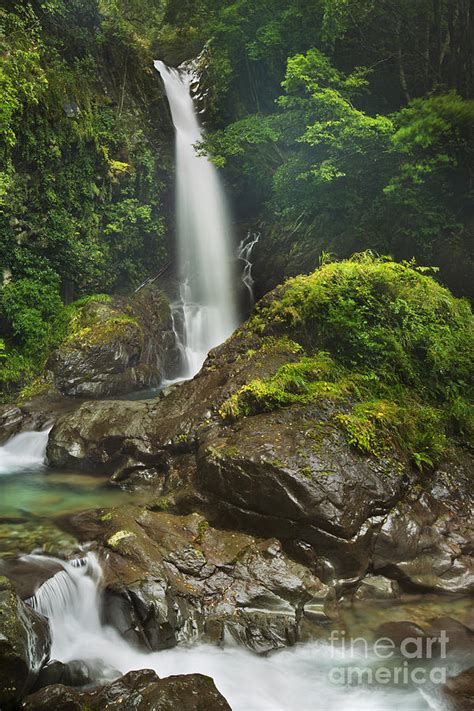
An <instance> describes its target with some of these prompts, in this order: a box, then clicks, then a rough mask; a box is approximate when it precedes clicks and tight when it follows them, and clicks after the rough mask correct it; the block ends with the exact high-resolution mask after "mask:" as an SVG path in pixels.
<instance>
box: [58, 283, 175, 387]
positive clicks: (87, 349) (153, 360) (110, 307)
mask: <svg viewBox="0 0 474 711" xmlns="http://www.w3.org/2000/svg"><path fill="white" fill-rule="evenodd" d="M176 358H177V353H176V350H175V337H174V333H173V331H172V323H171V313H170V309H169V305H168V302H167V300H166V298H165V296H164V295H163V294H162V292H160V291H158V290H157V289H154V288H146V289H143V290H142V291H141V292H140V293H139V294H138V295H137V296H135V297H134V298H133V299H130V300H129V301H126V300H125V299H124V298H120V297H116V298H114V300H110V301H92V302H89V303H87V304H86V305H85V306H83V307H82V309H81V311H80V314H79V316H78V317H77V323H76V324H75V330H74V332H73V334H72V335H71V336H70V337H69V338H68V339H67V340H66V342H65V343H64V344H63V345H62V346H61V347H60V348H59V349H58V350H57V351H55V352H54V353H53V355H52V356H51V357H50V359H49V362H48V368H49V369H50V370H51V371H52V374H53V381H54V385H55V387H56V388H57V389H58V390H59V392H61V393H62V394H63V395H73V396H82V397H93V398H96V397H104V396H109V395H116V394H122V393H127V392H131V391H133V390H142V389H146V388H151V387H155V386H157V385H159V384H160V382H161V380H162V378H163V374H164V371H165V369H167V370H168V371H171V372H172V369H173V364H174V360H176Z"/></svg>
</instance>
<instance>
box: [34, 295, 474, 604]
mask: <svg viewBox="0 0 474 711" xmlns="http://www.w3.org/2000/svg"><path fill="white" fill-rule="evenodd" d="M268 298H270V299H271V298H274V297H272V296H270V297H268ZM267 335H270V336H274V335H275V334H273V333H270V334H267ZM280 335H281V334H280ZM290 335H292V336H293V335H295V334H290ZM296 336H298V334H296ZM249 354H250V355H249ZM298 357H299V356H298V355H297V354H296V355H295V352H294V349H293V350H292V348H291V347H290V346H289V345H288V342H286V341H285V340H284V339H283V340H281V342H280V341H279V340H278V339H277V341H276V344H275V345H271V346H268V344H266V345H265V347H264V348H262V338H261V337H260V336H259V335H258V334H256V333H255V332H253V331H252V329H249V328H246V327H243V328H242V329H240V330H239V331H238V332H237V333H236V334H235V335H234V336H233V337H232V338H230V339H229V340H228V341H227V342H226V343H225V344H223V345H222V346H220V347H219V348H216V349H215V350H214V351H211V353H210V354H209V357H208V359H207V361H206V363H205V365H204V367H203V370H202V371H201V372H200V373H199V374H198V375H197V376H196V377H195V378H194V379H193V380H192V381H189V382H186V383H184V384H182V385H181V386H180V387H178V388H175V389H173V390H172V392H170V394H169V395H168V396H167V397H163V398H160V399H155V400H153V401H146V402H126V403H125V402H102V403H96V404H91V403H86V404H84V405H82V406H81V407H80V408H79V409H78V410H77V411H76V412H75V413H73V414H71V415H68V416H65V417H61V418H59V420H58V422H57V424H56V426H55V427H54V429H53V431H52V432H51V436H50V441H49V445H48V457H49V459H50V462H51V463H52V464H53V465H54V466H60V467H64V468H73V469H82V470H88V471H98V472H102V473H104V474H107V475H109V476H111V477H112V478H114V479H115V480H117V481H120V484H121V486H124V487H129V488H146V487H148V489H149V490H150V503H152V504H153V506H155V507H157V508H158V507H159V508H163V509H167V510H169V511H172V512H173V513H179V514H185V513H189V512H190V511H193V510H198V511H200V512H202V513H203V514H204V515H205V516H206V517H207V518H208V519H209V521H210V522H211V523H212V524H213V525H215V526H218V527H225V528H233V529H235V530H239V531H245V532H249V533H252V534H254V535H256V536H259V537H262V538H271V537H277V538H278V539H279V540H281V541H282V543H283V545H284V547H285V550H286V551H287V552H288V553H290V554H291V555H292V556H294V557H295V558H297V559H298V560H299V561H301V562H302V563H304V564H305V565H307V566H308V567H310V569H311V571H312V572H313V573H314V574H315V575H316V576H317V577H318V578H319V579H320V580H323V581H324V583H326V584H328V585H330V586H335V587H336V588H337V590H338V593H339V594H346V593H347V591H348V590H350V591H351V593H352V592H353V591H354V589H355V588H356V587H357V585H358V583H359V582H360V580H362V579H363V578H364V577H365V576H366V575H367V574H369V573H370V574H371V575H372V574H373V575H375V576H377V577H378V576H381V577H384V578H387V579H390V580H393V581H395V582H396V583H397V584H398V586H399V587H400V589H401V590H402V591H403V592H428V591H434V592H442V593H453V594H466V593H469V592H470V591H472V589H474V588H473V584H474V578H473V575H474V573H473V569H472V560H470V558H469V556H470V555H471V556H472V552H473V551H474V542H473V538H472V531H469V528H468V526H467V522H468V521H469V516H470V507H471V506H472V491H473V485H472V477H470V478H469V476H468V475H467V472H469V471H470V470H472V469H473V467H472V460H471V458H470V456H469V455H468V454H466V455H465V461H462V457H460V459H459V464H457V463H455V460H454V458H453V461H450V462H447V463H446V464H445V466H444V467H443V468H440V470H439V471H438V472H435V473H434V474H433V477H432V479H431V480H428V479H427V478H424V479H423V481H422V482H420V479H419V475H418V473H417V472H415V471H414V470H413V468H412V467H411V466H410V465H409V463H407V461H405V460H404V459H403V457H402V455H401V454H400V453H399V452H397V451H393V452H391V453H390V455H387V456H384V457H375V456H365V455H363V454H361V453H359V452H357V451H356V450H355V449H354V448H353V447H351V446H350V445H349V444H348V442H347V439H346V437H345V435H344V433H343V432H342V431H341V429H340V427H338V425H337V417H336V416H337V415H338V414H340V413H341V410H343V411H344V412H345V411H346V410H347V409H350V403H345V404H340V403H339V404H334V403H331V401H330V400H328V401H321V402H319V403H316V404H314V405H302V404H297V405H294V406H292V407H288V408H284V409H281V410H279V411H276V412H270V413H261V414H256V415H253V416H248V417H243V418H241V419H238V420H237V421H236V422H232V421H229V420H223V418H222V416H221V415H220V414H219V410H221V409H222V404H223V403H224V402H225V401H227V400H228V399H229V397H231V396H232V395H233V394H234V393H235V392H236V391H237V390H238V389H239V388H240V387H241V386H242V385H245V384H246V383H248V382H249V381H250V380H252V379H255V378H266V377H268V376H270V375H272V374H274V373H275V371H276V370H277V369H278V368H279V367H280V366H281V365H282V364H284V363H288V362H292V361H294V360H295V359H297V358H298ZM344 408H345V409H344ZM459 456H460V455H459V453H457V454H456V457H458V458H459ZM463 456H464V455H463ZM421 488H422V489H423V490H421ZM454 504H455V508H453V506H454ZM168 563H169V564H170V565H171V564H172V563H173V561H172V560H169V561H168ZM181 563H182V564H184V561H181ZM187 564H188V565H191V566H193V565H197V561H194V562H193V561H191V560H188V561H187ZM188 572H189V571H188ZM377 590H378V592H377ZM371 591H372V593H373V594H374V596H375V597H377V595H380V596H382V595H385V592H383V591H382V590H381V589H380V587H379V588H377V586H374V585H372V586H371V587H370V586H368V585H365V586H363V587H362V588H361V589H360V593H359V594H360V595H369V594H371ZM391 594H392V593H390V592H389V591H388V592H387V595H391Z"/></svg>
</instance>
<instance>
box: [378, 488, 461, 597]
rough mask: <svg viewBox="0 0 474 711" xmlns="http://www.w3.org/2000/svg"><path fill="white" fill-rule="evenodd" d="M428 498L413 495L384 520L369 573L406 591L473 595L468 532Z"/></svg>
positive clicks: (452, 511)
mask: <svg viewBox="0 0 474 711" xmlns="http://www.w3.org/2000/svg"><path fill="white" fill-rule="evenodd" d="M466 514H467V511H466V509H463V510H462V513H461V512H460V511H457V510H456V509H453V508H452V507H451V506H449V505H448V502H447V501H439V500H437V499H435V498H434V496H433V495H432V493H429V492H425V493H424V494H422V495H421V496H419V495H416V494H415V495H414V496H412V497H411V498H410V499H409V500H408V501H406V502H404V503H402V504H400V505H399V506H398V507H397V508H395V509H394V510H393V511H391V512H390V513H389V514H388V516H386V518H385V520H384V521H383V524H382V526H381V528H380V531H379V532H378V534H377V536H376V539H375V542H374V548H373V568H374V570H375V571H376V572H379V573H383V574H385V575H389V576H390V577H391V578H395V579H397V580H398V581H399V583H400V584H401V585H402V586H403V587H404V588H405V589H407V590H409V591H416V590H420V591H436V592H442V593H458V594H469V593H471V592H472V591H474V568H473V561H472V555H471V546H472V526H471V525H470V518H469V517H468V518H466Z"/></svg>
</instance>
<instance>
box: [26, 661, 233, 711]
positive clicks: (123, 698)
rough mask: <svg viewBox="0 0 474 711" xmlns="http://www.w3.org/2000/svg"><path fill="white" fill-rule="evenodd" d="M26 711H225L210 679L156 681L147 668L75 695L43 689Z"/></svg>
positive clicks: (54, 688) (59, 688)
mask: <svg viewBox="0 0 474 711" xmlns="http://www.w3.org/2000/svg"><path fill="white" fill-rule="evenodd" d="M22 708H23V709H25V710H26V711H50V709H53V708H54V709H55V711H86V709H87V711H114V710H115V709H117V710H118V709H120V710H121V711H176V709H183V711H184V710H186V711H219V710H222V711H229V710H230V706H229V704H228V703H227V702H226V700H225V699H224V697H223V696H222V695H221V694H220V693H219V692H218V691H217V689H216V687H215V684H214V682H213V681H212V679H211V678H210V677H207V676H203V675H202V674H189V675H183V676H170V677H167V678H165V679H160V678H159V677H158V676H157V675H156V674H155V672H154V671H151V670H149V669H145V670H141V671H134V672H129V673H128V674H126V675H125V676H123V677H121V678H120V679H118V680H117V681H115V682H113V683H112V684H110V685H109V686H106V687H105V688H103V689H98V690H95V691H91V692H75V691H72V690H71V689H68V688H67V687H65V686H62V685H58V684H57V685H54V686H49V687H46V688H45V689H42V690H41V691H38V692H37V693H36V694H33V695H32V696H29V697H28V698H27V699H26V700H25V701H24V702H23V706H22Z"/></svg>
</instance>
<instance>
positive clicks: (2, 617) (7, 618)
mask: <svg viewBox="0 0 474 711" xmlns="http://www.w3.org/2000/svg"><path fill="white" fill-rule="evenodd" d="M50 647H51V637H50V632H49V627H48V623H47V621H46V619H45V618H44V617H42V616H41V615H39V614H38V613H37V612H35V611H34V610H33V609H32V608H31V607H29V605H27V604H25V603H23V602H22V601H21V600H20V598H19V597H17V595H16V594H15V592H14V591H13V588H12V587H11V585H10V583H9V581H8V579H7V578H4V577H0V706H1V708H6V707H7V706H8V704H10V703H13V702H15V701H19V700H20V699H21V698H23V697H24V696H25V694H27V693H28V691H29V690H30V689H31V688H32V686H33V684H34V683H35V681H36V678H37V676H38V674H39V672H40V669H41V667H42V665H43V664H44V662H46V661H47V659H48V657H49V651H50Z"/></svg>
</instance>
